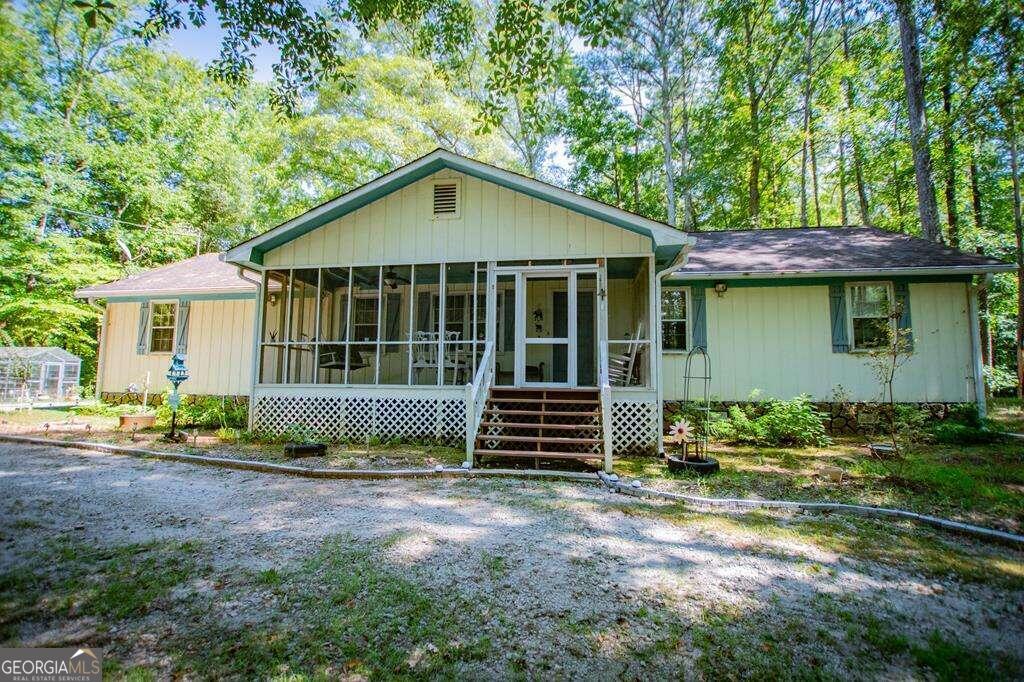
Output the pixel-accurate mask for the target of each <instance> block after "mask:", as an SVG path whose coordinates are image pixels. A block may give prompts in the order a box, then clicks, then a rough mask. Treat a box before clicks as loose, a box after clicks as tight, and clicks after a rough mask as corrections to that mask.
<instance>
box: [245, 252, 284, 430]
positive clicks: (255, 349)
mask: <svg viewBox="0 0 1024 682" xmlns="http://www.w3.org/2000/svg"><path fill="white" fill-rule="evenodd" d="M266 286H267V273H266V271H265V270H264V271H260V284H259V286H258V287H256V305H255V306H254V308H255V311H256V312H255V313H254V315H255V317H254V318H253V325H252V326H253V333H252V363H251V367H252V372H251V375H250V377H249V420H248V425H249V426H248V428H249V430H250V431H252V427H253V422H252V415H253V408H254V407H255V405H256V384H257V383H259V380H260V339H261V338H262V336H263V301H264V299H266V296H265V295H264V289H265V288H266ZM282 295H284V293H283V292H282Z"/></svg>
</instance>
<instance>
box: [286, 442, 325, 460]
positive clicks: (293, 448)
mask: <svg viewBox="0 0 1024 682" xmlns="http://www.w3.org/2000/svg"><path fill="white" fill-rule="evenodd" d="M326 453H327V446H326V445H324V444H323V443H285V444H284V454H286V455H288V456H289V457H319V456H321V455H324V454H326Z"/></svg>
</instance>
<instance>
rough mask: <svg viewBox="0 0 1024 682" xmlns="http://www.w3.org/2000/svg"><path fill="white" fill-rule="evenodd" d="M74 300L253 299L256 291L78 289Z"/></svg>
mask: <svg viewBox="0 0 1024 682" xmlns="http://www.w3.org/2000/svg"><path fill="white" fill-rule="evenodd" d="M75 297H76V298H105V299H107V300H108V301H126V300H135V301H143V300H148V299H151V298H160V297H165V298H187V299H189V300H193V301H198V300H203V299H207V300H211V299H214V298H217V299H231V298H255V297H256V290H255V288H253V289H146V290H141V289H140V290H138V291H114V292H111V291H106V292H104V291H95V290H89V289H79V290H78V291H76V292H75Z"/></svg>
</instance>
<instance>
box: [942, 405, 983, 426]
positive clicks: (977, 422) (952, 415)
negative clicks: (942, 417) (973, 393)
mask: <svg viewBox="0 0 1024 682" xmlns="http://www.w3.org/2000/svg"><path fill="white" fill-rule="evenodd" d="M949 420H950V421H954V422H956V423H958V424H963V425H964V426H973V427H975V428H978V429H980V428H981V427H983V426H984V424H983V423H982V421H981V415H980V414H979V413H978V406H977V405H976V404H975V403H959V404H957V405H953V406H952V407H950V408H949Z"/></svg>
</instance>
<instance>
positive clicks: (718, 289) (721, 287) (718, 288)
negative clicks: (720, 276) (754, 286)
mask: <svg viewBox="0 0 1024 682" xmlns="http://www.w3.org/2000/svg"><path fill="white" fill-rule="evenodd" d="M727 291H729V285H728V284H726V283H725V282H715V293H716V294H718V295H719V296H721V295H722V294H724V293H725V292H727Z"/></svg>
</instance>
